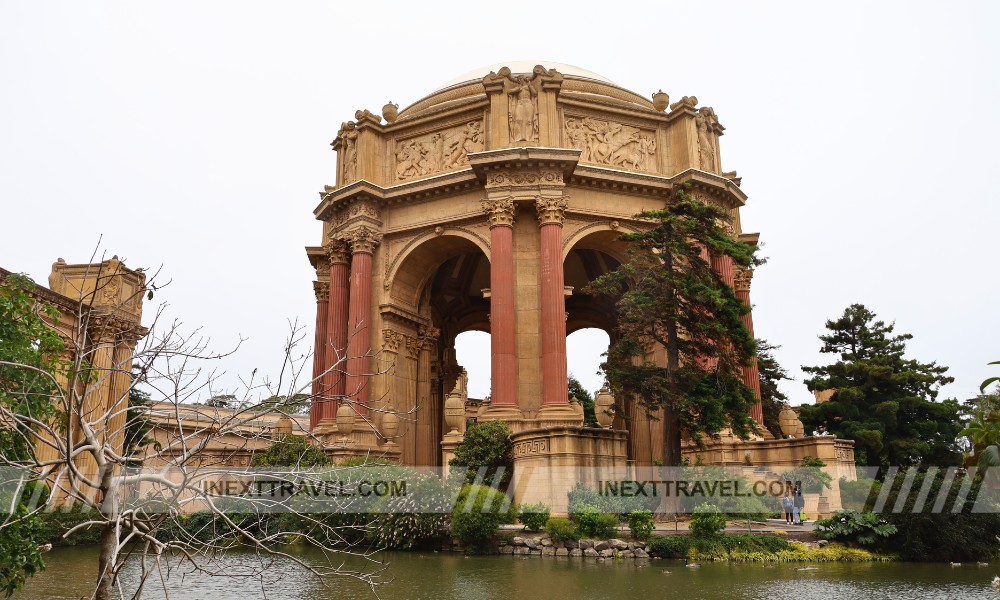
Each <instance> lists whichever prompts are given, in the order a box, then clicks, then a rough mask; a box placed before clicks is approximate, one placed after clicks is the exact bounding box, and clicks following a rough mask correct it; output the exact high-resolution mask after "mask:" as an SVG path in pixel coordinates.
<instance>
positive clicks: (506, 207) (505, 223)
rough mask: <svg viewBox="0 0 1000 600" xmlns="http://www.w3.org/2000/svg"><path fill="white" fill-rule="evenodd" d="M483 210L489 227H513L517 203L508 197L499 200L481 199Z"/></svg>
mask: <svg viewBox="0 0 1000 600" xmlns="http://www.w3.org/2000/svg"><path fill="white" fill-rule="evenodd" d="M481 204H482V207H483V212H484V213H486V218H487V219H489V222H490V229H492V228H494V227H513V226H514V217H516V216H517V205H516V204H514V201H513V200H511V199H510V198H504V199H500V200H483V201H482V202H481Z"/></svg>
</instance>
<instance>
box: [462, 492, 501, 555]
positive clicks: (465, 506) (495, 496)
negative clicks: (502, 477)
mask: <svg viewBox="0 0 1000 600" xmlns="http://www.w3.org/2000/svg"><path fill="white" fill-rule="evenodd" d="M514 517H515V515H514V505H513V504H512V503H511V502H510V498H508V497H507V495H506V494H504V493H503V492H500V491H497V490H495V489H493V488H491V487H488V486H485V485H466V486H463V487H462V491H461V492H459V494H458V498H457V499H456V504H455V509H454V511H453V512H452V513H451V534H452V535H453V536H455V537H456V538H457V539H458V540H459V541H460V542H461V543H462V545H463V546H465V548H466V551H467V552H469V553H472V554H477V553H483V552H488V551H489V545H490V542H491V541H492V540H493V538H494V537H495V536H496V534H497V531H498V530H499V529H500V525H501V524H503V523H513V522H514Z"/></svg>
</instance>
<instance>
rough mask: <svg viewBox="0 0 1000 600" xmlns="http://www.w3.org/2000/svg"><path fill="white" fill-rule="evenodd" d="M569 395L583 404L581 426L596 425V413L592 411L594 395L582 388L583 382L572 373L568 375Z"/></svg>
mask: <svg viewBox="0 0 1000 600" xmlns="http://www.w3.org/2000/svg"><path fill="white" fill-rule="evenodd" d="M567 383H568V384H569V397H570V398H576V399H577V401H579V402H580V404H581V405H582V406H583V426H584V427H598V423H597V413H596V412H594V396H593V395H592V394H591V393H590V392H588V391H587V390H585V389H584V388H583V384H582V383H580V380H579V379H577V378H576V377H575V376H574V375H573V374H572V373H570V375H569V380H568V381H567Z"/></svg>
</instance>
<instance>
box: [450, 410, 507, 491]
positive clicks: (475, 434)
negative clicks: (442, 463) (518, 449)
mask: <svg viewBox="0 0 1000 600" xmlns="http://www.w3.org/2000/svg"><path fill="white" fill-rule="evenodd" d="M510 434H511V431H510V427H509V426H508V425H507V423H505V422H504V421H486V422H485V423H475V424H473V425H470V426H469V428H468V429H467V430H466V432H465V437H464V438H463V439H462V443H461V444H459V445H458V446H457V447H456V448H455V457H454V458H452V459H451V460H450V461H448V465H449V466H452V467H464V468H467V469H468V472H466V474H465V483H469V484H472V483H475V482H476V479H477V478H481V479H479V481H481V482H485V483H487V484H492V483H493V482H494V480H496V481H497V483H499V484H500V485H501V486H504V485H506V484H507V482H508V481H509V480H510V475H511V472H512V471H513V469H514V458H513V455H512V454H511V452H512V451H513V448H514V444H513V442H511V441H510Z"/></svg>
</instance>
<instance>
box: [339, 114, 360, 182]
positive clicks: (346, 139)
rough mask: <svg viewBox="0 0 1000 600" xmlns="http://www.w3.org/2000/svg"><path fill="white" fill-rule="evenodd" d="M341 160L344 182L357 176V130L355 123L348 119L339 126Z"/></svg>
mask: <svg viewBox="0 0 1000 600" xmlns="http://www.w3.org/2000/svg"><path fill="white" fill-rule="evenodd" d="M339 135H340V138H341V140H342V141H341V151H342V154H341V155H340V156H341V161H342V163H343V165H344V183H349V182H351V181H354V180H355V179H357V178H358V131H357V129H356V125H355V124H354V123H353V122H351V121H348V122H346V123H343V124H342V125H341V126H340V134H339Z"/></svg>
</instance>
